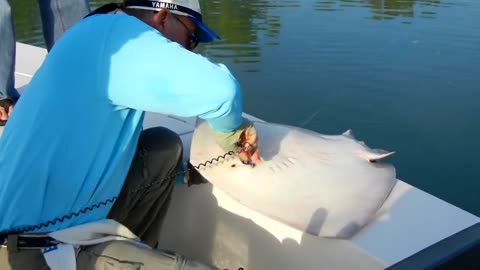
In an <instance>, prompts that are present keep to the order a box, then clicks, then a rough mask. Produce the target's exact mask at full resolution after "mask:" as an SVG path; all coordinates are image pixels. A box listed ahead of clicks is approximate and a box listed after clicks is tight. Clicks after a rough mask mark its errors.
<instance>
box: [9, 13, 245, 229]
mask: <svg viewBox="0 0 480 270" xmlns="http://www.w3.org/2000/svg"><path fill="white" fill-rule="evenodd" d="M145 111H151V112H158V113H164V114H172V115H177V116H199V117H201V118H204V119H206V120H208V122H209V124H210V126H211V127H212V128H213V129H215V130H217V131H221V132H229V131H232V130H235V129H237V128H238V127H239V126H240V125H241V124H242V117H241V112H242V98H241V91H240V87H239V85H238V82H237V81H236V80H235V78H234V77H233V76H232V75H231V73H230V72H229V71H228V70H227V69H226V67H225V66H223V65H217V64H214V63H211V62H210V61H209V60H208V59H206V58H204V57H202V56H200V55H198V54H195V53H192V52H190V51H187V50H185V49H184V48H182V47H181V46H180V45H178V44H177V43H175V42H172V41H170V40H168V39H167V38H165V37H164V36H162V35H161V33H159V32H158V31H157V30H155V29H153V28H152V27H150V26H148V25H147V24H145V23H143V22H142V21H140V20H138V19H137V18H135V17H131V16H128V15H125V14H121V15H99V16H92V17H89V18H87V19H84V20H82V21H80V22H79V23H77V24H76V25H75V26H74V27H72V29H71V30H69V31H68V32H66V33H65V35H64V36H63V37H62V38H61V39H60V40H59V41H58V42H57V43H56V45H55V46H54V48H53V49H52V50H51V52H50V53H49V54H48V56H47V57H46V59H45V61H44V63H43V64H42V66H41V67H40V69H39V70H38V71H37V73H36V74H35V75H34V77H33V78H32V81H31V82H30V84H29V85H28V87H27V89H26V90H25V92H24V94H23V95H22V97H21V98H20V100H19V102H18V103H17V105H16V108H15V110H14V113H13V114H12V116H11V117H10V120H9V121H8V124H7V126H6V127H5V130H4V133H3V135H2V137H0V231H4V230H7V229H12V228H21V227H23V226H30V225H37V224H39V223H42V222H43V223H45V222H48V221H50V220H53V219H55V218H60V217H63V216H64V215H69V214H70V213H76V212H78V211H80V210H81V209H85V208H86V207H90V206H92V205H95V204H98V203H100V202H104V201H106V200H108V199H111V198H112V197H114V196H117V195H118V194H119V192H120V189H121V187H122V185H123V183H124V180H125V177H126V175H127V172H128V170H129V167H130V164H131V161H132V158H133V156H134V153H135V151H136V145H137V141H138V137H139V134H140V130H141V126H142V122H143V117H144V112H145ZM111 206H112V204H111V203H109V204H107V205H103V206H101V207H99V208H95V209H93V210H91V211H87V212H86V213H85V214H81V215H78V216H74V217H72V218H71V219H65V220H63V222H57V223H56V224H55V225H53V226H48V227H44V228H41V229H37V230H36V231H35V232H51V231H55V230H58V229H63V228H67V227H70V226H73V225H77V224H82V223H86V222H89V221H94V220H98V219H103V218H105V217H106V216H107V214H108V212H109V211H110V208H111Z"/></svg>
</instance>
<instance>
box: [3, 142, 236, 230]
mask: <svg viewBox="0 0 480 270" xmlns="http://www.w3.org/2000/svg"><path fill="white" fill-rule="evenodd" d="M236 154H238V151H229V152H227V153H225V154H223V155H221V156H218V157H216V158H212V159H210V160H207V161H205V162H204V163H200V164H198V165H197V166H191V167H189V168H187V169H186V170H184V171H181V172H178V173H176V174H172V175H169V176H167V177H165V178H164V179H161V180H159V181H155V182H152V183H149V184H147V185H144V186H142V187H140V188H138V189H135V190H132V191H130V194H132V193H136V192H139V191H141V190H145V189H147V188H150V187H151V186H153V185H157V184H161V183H163V182H164V181H165V180H168V179H171V178H174V177H175V178H176V177H177V176H178V175H185V174H187V173H189V172H190V171H191V170H193V169H197V170H198V169H200V168H201V167H207V166H208V165H213V164H214V163H216V162H220V161H221V160H224V159H227V157H228V156H233V155H236ZM117 199H118V196H115V197H113V198H111V199H108V200H105V201H103V202H99V203H97V204H94V205H91V206H88V207H85V208H82V209H80V211H78V212H73V213H70V214H68V215H64V216H62V217H57V218H55V219H52V220H49V221H47V222H42V223H40V224H38V225H33V226H26V227H23V228H17V229H9V230H6V231H2V232H0V239H2V238H4V237H6V236H7V235H9V234H22V233H28V232H31V231H34V230H39V229H42V228H46V227H48V226H52V225H55V224H57V223H59V222H63V221H64V220H69V219H72V218H73V217H78V216H80V215H81V214H85V213H87V212H90V211H92V210H94V209H97V208H100V207H102V206H106V205H108V204H113V203H114V202H115V201H116V200H117Z"/></svg>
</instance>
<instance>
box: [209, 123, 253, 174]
mask: <svg viewBox="0 0 480 270" xmlns="http://www.w3.org/2000/svg"><path fill="white" fill-rule="evenodd" d="M212 133H213V136H214V137H215V141H216V142H217V143H218V145H219V146H220V147H221V148H222V149H223V150H224V151H225V152H229V151H235V152H236V151H239V152H240V153H239V157H240V160H241V161H242V162H243V163H244V164H251V165H252V166H254V165H256V164H258V163H260V162H261V159H260V152H259V150H258V137H257V130H256V129H255V126H254V125H253V123H252V122H250V121H249V120H248V119H246V118H244V119H243V124H242V125H241V126H240V127H239V128H238V129H236V130H234V131H231V132H218V131H215V130H212Z"/></svg>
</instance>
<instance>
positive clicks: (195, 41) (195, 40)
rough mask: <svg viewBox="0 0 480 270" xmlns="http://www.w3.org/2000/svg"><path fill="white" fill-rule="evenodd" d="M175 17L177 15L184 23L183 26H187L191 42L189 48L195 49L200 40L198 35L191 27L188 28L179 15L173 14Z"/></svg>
mask: <svg viewBox="0 0 480 270" xmlns="http://www.w3.org/2000/svg"><path fill="white" fill-rule="evenodd" d="M173 17H175V18H176V19H177V20H178V21H179V22H180V23H181V24H182V25H183V27H185V30H187V33H188V42H189V46H188V49H189V50H190V51H193V50H194V49H195V48H196V47H197V46H198V42H199V41H198V37H197V35H196V34H195V32H192V31H191V30H190V29H188V27H187V25H186V24H185V23H184V22H182V20H180V19H179V18H178V17H177V16H173Z"/></svg>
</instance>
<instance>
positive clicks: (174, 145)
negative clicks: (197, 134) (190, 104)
mask: <svg viewBox="0 0 480 270" xmlns="http://www.w3.org/2000/svg"><path fill="white" fill-rule="evenodd" d="M142 137H143V138H142V139H143V143H144V146H145V148H146V150H147V151H168V152H169V153H171V155H173V156H172V158H174V159H180V158H181V155H182V153H183V143H182V140H181V139H180V136H178V134H177V133H175V132H174V131H172V130H170V129H168V128H165V127H154V128H149V129H146V130H144V131H143V132H142Z"/></svg>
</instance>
